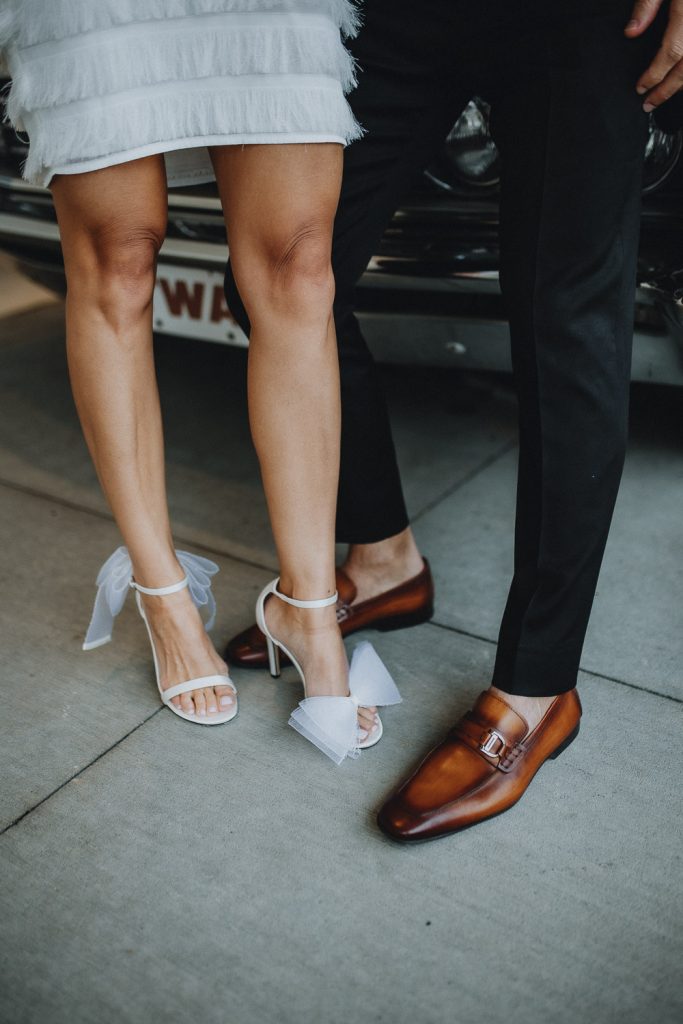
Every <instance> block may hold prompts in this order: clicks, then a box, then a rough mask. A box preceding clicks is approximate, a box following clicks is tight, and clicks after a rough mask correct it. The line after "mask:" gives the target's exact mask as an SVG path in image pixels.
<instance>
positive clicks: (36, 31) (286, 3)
mask: <svg viewBox="0 0 683 1024" xmlns="http://www.w3.org/2000/svg"><path fill="white" fill-rule="evenodd" d="M5 9H6V10H5ZM321 10H322V11H323V13H328V14H329V16H330V17H331V18H332V20H333V21H334V23H335V24H336V25H337V26H338V27H339V29H340V30H341V32H342V35H344V36H345V37H352V36H355V35H356V33H357V32H358V30H359V28H360V23H361V18H360V12H359V9H358V6H357V4H356V2H355V0H49V2H46V0H4V3H3V4H2V10H1V11H0V13H1V15H2V18H1V19H0V24H2V25H3V26H4V33H5V41H7V39H8V38H9V37H12V42H14V43H15V44H16V45H17V46H19V47H26V46H35V45H37V44H38V43H45V42H54V41H56V40H59V39H66V38H68V37H71V36H76V35H79V34H81V33H85V32H94V31H97V30H98V29H107V28H112V27H114V26H116V25H126V24H129V23H132V22H137V23H139V22H143V21H159V20H162V19H168V18H182V17H187V16H188V15H200V14H226V13H238V12H251V11H255V12H261V11H280V12H283V13H287V12H290V11H291V12H298V13H300V14H305V13H309V12H310V11H316V12H320V11H321ZM0 31H2V30H0Z"/></svg>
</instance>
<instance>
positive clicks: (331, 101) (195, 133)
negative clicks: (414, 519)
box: [24, 76, 363, 184]
mask: <svg viewBox="0 0 683 1024" xmlns="http://www.w3.org/2000/svg"><path fill="white" fill-rule="evenodd" d="M251 81H252V83H253V79H251ZM336 85H337V83H334V85H333V86H331V87H330V86H325V85H320V86H318V87H315V86H313V85H311V86H307V87H305V88H304V87H302V86H301V85H299V86H290V87H287V86H282V85H279V86H268V84H267V77H266V76H264V85H263V86H262V87H260V88H254V86H253V84H252V85H251V86H244V87H240V86H236V85H231V86H230V87H228V88H226V86H225V82H224V81H222V82H221V84H220V88H219V87H216V88H214V89H213V90H209V89H206V91H202V90H200V91H199V92H198V91H197V89H196V88H193V89H188V90H187V91H186V92H185V93H181V94H180V95H179V94H177V93H174V94H173V95H169V96H164V97H160V96H158V95H151V96H150V95H143V96H139V95H135V96H131V97H130V99H129V100H127V101H126V102H122V101H121V97H120V96H119V97H115V100H116V110H115V116H114V114H113V104H112V116H107V113H106V112H105V113H104V115H103V111H102V108H101V105H100V103H96V104H93V105H92V106H91V107H89V106H88V107H85V108H84V109H83V110H81V111H79V112H72V111H70V112H69V113H68V115H65V116H55V112H54V111H49V110H48V111H45V112H43V111H41V112H39V113H38V114H36V115H34V116H33V117H32V118H31V121H33V120H34V118H35V119H39V123H38V124H37V126H36V127H37V130H35V131H34V130H32V129H33V127H34V125H33V124H31V125H27V128H28V129H29V132H30V134H31V146H30V149H29V155H28V159H27V161H26V164H25V167H24V177H25V178H26V179H27V180H28V181H31V182H34V183H36V184H40V183H42V181H43V180H44V178H45V174H46V172H47V170H48V169H49V168H55V167H67V166H68V165H69V163H72V162H73V160H74V153H78V160H79V162H81V161H85V160H89V159H96V158H97V157H99V156H101V155H102V154H103V153H107V154H115V153H118V152H124V151H127V150H131V149H135V148H137V147H141V146H145V145H148V144H150V143H156V142H168V143H169V149H173V148H174V147H173V145H172V144H173V142H174V141H176V140H178V139H182V140H188V139H193V138H199V139H201V138H212V137H213V138H215V137H220V136H225V144H226V145H228V144H229V143H230V136H231V135H234V136H244V135H268V134H285V133H287V134H293V135H296V134H301V135H329V134H338V135H339V137H340V138H342V139H344V141H345V142H346V143H347V144H348V143H350V142H353V141H354V140H355V139H357V138H360V137H361V135H362V134H363V129H362V128H361V127H360V125H359V124H358V122H357V121H356V119H355V117H354V115H353V113H352V111H351V108H350V107H349V104H348V103H347V101H346V100H345V99H344V96H343V93H342V91H341V88H337V87H335V86H336ZM226 126H229V129H227V130H226Z"/></svg>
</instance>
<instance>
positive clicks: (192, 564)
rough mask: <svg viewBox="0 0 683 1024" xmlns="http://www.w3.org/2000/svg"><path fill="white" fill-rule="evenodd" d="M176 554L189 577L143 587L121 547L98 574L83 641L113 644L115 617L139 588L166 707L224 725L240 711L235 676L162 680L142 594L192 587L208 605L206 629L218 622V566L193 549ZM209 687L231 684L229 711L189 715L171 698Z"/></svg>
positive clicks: (201, 604) (162, 593)
mask: <svg viewBox="0 0 683 1024" xmlns="http://www.w3.org/2000/svg"><path fill="white" fill-rule="evenodd" d="M176 557H177V559H178V561H179V562H180V565H181V566H182V568H183V569H184V570H185V576H184V577H183V578H182V580H179V581H178V582H177V583H171V584H170V586H168V587H143V586H141V585H140V584H139V583H136V582H135V580H134V579H133V566H132V564H131V561H130V556H129V554H128V550H127V548H124V547H120V548H117V549H116V551H115V552H114V554H113V555H110V557H109V558H108V559H107V561H106V562H105V563H104V565H103V566H102V568H101V569H100V571H99V573H98V574H97V596H96V597H95V606H94V608H93V613H92V618H91V620H90V625H89V626H88V630H87V633H86V636H85V641H84V643H83V650H84V651H91V650H93V649H94V648H95V647H101V646H102V645H103V644H106V643H109V641H110V640H111V637H112V631H113V628H114V619H115V618H116V616H117V615H118V614H119V612H120V611H121V609H122V608H123V605H124V602H125V600H126V595H127V594H128V591H129V590H131V589H133V590H135V592H136V593H135V602H136V604H137V608H138V611H139V613H140V615H141V617H142V621H143V622H144V623H145V626H146V627H147V635H148V636H149V642H150V644H151V646H152V658H153V660H154V673H155V676H156V683H157V689H158V691H159V696H160V697H161V700H162V702H163V703H164V704H165V705H166V707H168V708H170V710H171V711H172V712H173V714H174V715H177V716H178V718H184V719H185V721H186V722H196V723H197V724H198V725H223V724H224V723H225V722H230V721H232V719H233V718H234V717H235V715H236V714H237V710H238V708H237V690H236V688H235V684H234V683H233V681H232V679H231V678H230V677H229V676H227V675H210V676H200V677H199V678H198V679H188V680H187V682H185V683H178V684H177V685H175V686H169V688H168V689H167V690H162V688H161V682H160V679H159V661H158V659H157V652H156V647H155V644H154V637H153V636H152V630H151V628H150V625H149V622H148V620H147V616H146V615H145V609H144V608H143V606H142V601H141V599H140V594H150V595H153V596H155V597H163V596H165V595H166V594H175V593H177V592H178V591H179V590H184V589H185V588H186V587H187V588H189V591H190V596H191V597H192V600H193V601H194V603H195V605H196V606H197V607H198V608H201V607H204V606H205V607H206V608H207V610H208V618H207V621H206V622H205V624H204V626H205V629H206V630H207V631H208V630H210V629H211V627H212V626H213V624H214V620H215V618H216V602H215V600H214V596H213V594H212V592H211V577H212V576H213V575H215V573H217V572H218V566H217V565H216V563H215V562H212V561H210V560H209V559H208V558H202V557H201V556H200V555H193V554H190V552H189V551H176ZM207 686H211V687H214V686H228V687H230V689H231V690H232V692H233V694H234V695H235V701H234V704H233V706H232V707H231V708H230V710H229V711H223V712H218V713H217V714H215V715H207V716H206V718H203V717H200V716H198V715H187V714H185V712H184V711H182V710H181V709H180V708H177V707H176V706H175V704H172V703H171V701H172V700H173V698H174V697H179V696H180V694H182V693H189V692H190V691H191V690H202V689H204V687H207Z"/></svg>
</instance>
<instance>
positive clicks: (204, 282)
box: [154, 264, 249, 348]
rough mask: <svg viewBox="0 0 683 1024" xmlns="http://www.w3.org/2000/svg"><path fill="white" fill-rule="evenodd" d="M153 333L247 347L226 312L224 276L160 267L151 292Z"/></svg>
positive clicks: (245, 338) (239, 329)
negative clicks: (152, 294)
mask: <svg viewBox="0 0 683 1024" xmlns="http://www.w3.org/2000/svg"><path fill="white" fill-rule="evenodd" d="M154 330H155V331H158V332H159V334H176V335H180V336H181V337H183V338H201V339H202V340H203V341H217V342H220V343H222V344H223V345H239V346H241V347H245V348H246V346H247V345H248V344H249V342H248V340H247V337H246V335H245V334H244V332H243V331H242V329H241V328H240V327H239V326H238V325H237V323H236V321H235V318H234V317H233V315H232V313H231V312H230V310H229V309H228V306H227V303H226V301H225V295H224V294H223V275H222V274H219V273H215V272H214V271H210V270H194V269H190V268H188V267H173V266H169V265H168V264H161V265H160V266H159V270H158V273H157V282H156V287H155V289H154Z"/></svg>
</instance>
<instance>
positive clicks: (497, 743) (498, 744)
mask: <svg viewBox="0 0 683 1024" xmlns="http://www.w3.org/2000/svg"><path fill="white" fill-rule="evenodd" d="M505 747H506V743H505V739H504V738H503V737H502V736H501V735H500V733H499V732H496V730H495V729H489V731H488V732H486V733H484V735H483V736H482V738H481V741H480V743H479V749H480V750H481V752H482V753H483V754H486V755H487V756H488V757H499V756H500V754H502V752H503V751H504V750H505Z"/></svg>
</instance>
